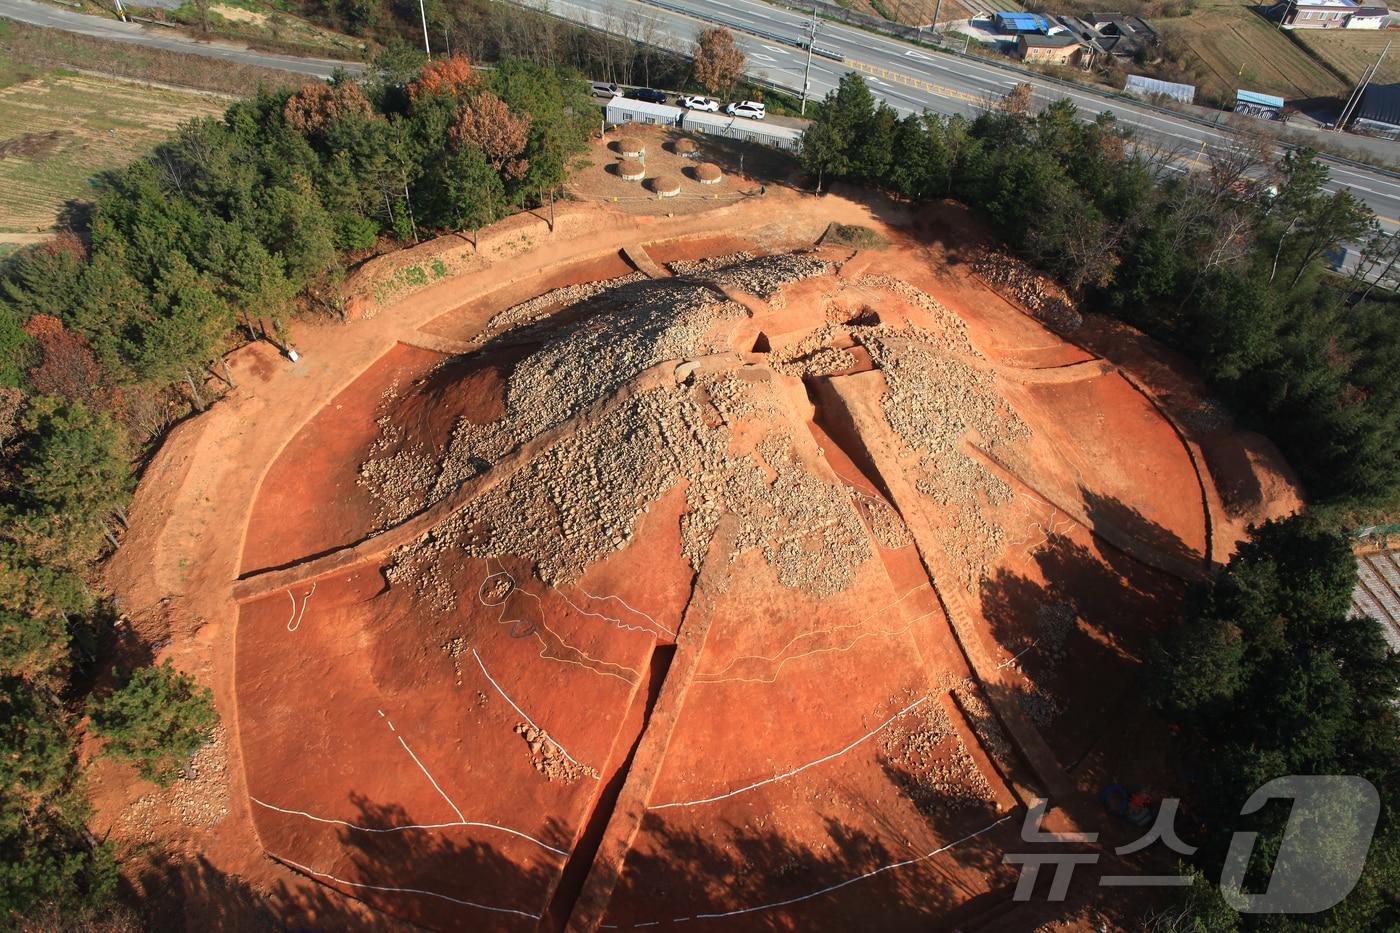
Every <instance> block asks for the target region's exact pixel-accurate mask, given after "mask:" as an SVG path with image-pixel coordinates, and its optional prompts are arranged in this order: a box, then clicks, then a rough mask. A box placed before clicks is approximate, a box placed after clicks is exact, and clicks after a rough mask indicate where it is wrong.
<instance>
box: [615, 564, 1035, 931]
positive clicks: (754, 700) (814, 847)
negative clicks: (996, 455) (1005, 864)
mask: <svg viewBox="0 0 1400 933" xmlns="http://www.w3.org/2000/svg"><path fill="white" fill-rule="evenodd" d="M755 558H756V555H753V554H750V555H748V556H747V557H745V558H741V559H740V561H739V562H738V563H737V564H736V566H735V572H734V573H733V574H732V576H731V581H732V582H731V585H730V588H729V590H728V592H727V593H724V594H723V595H722V596H721V597H720V602H719V604H718V606H717V608H716V612H715V621H714V624H713V626H712V628H711V631H710V634H709V639H708V642H707V644H706V648H705V654H704V657H703V658H702V659H701V664H700V671H699V672H698V673H697V675H696V678H695V681H694V684H693V685H692V687H691V689H690V691H689V693H688V695H687V698H686V701H685V706H684V709H683V710H682V712H681V716H680V721H679V723H678V726H677V729H676V733H675V735H674V737H673V738H672V740H671V744H670V746H669V748H668V750H667V756H666V761H665V764H664V766H663V769H662V772H661V775H660V779H659V780H658V782H657V784H656V787H655V790H654V792H653V795H652V803H651V807H650V810H649V812H648V814H647V817H646V820H645V822H644V824H643V828H642V832H641V834H640V836H639V837H638V839H637V840H636V842H635V844H634V847H633V850H632V852H631V854H630V855H629V857H628V859H627V863H626V868H625V871H624V874H623V880H622V884H621V885H620V887H619V889H618V891H617V893H616V895H615V897H614V900H613V904H612V907H611V908H610V910H609V915H608V922H609V923H612V924H616V925H618V926H619V927H621V928H623V929H628V928H630V927H631V926H632V925H634V924H638V923H646V922H654V921H662V922H663V923H664V922H665V921H679V920H682V919H684V918H700V917H703V916H705V915H715V914H718V915H727V916H716V917H707V918H706V919H708V920H710V921H711V922H712V923H713V924H714V925H715V928H717V929H725V930H730V929H772V928H773V926H774V924H777V925H779V926H781V927H791V928H795V929H817V930H849V929H855V928H859V927H860V926H861V925H862V924H863V922H864V921H866V920H868V919H869V917H871V916H872V914H871V907H872V905H874V904H877V903H878V904H880V905H881V906H880V910H879V911H878V916H879V917H880V927H881V928H882V929H917V928H927V925H928V924H929V923H930V922H931V921H945V922H946V920H947V919H948V917H949V915H950V911H952V910H953V909H954V908H955V907H956V906H957V904H960V903H961V902H962V901H963V900H964V899H965V898H966V897H967V896H968V895H970V894H976V893H978V892H980V891H985V890H987V889H988V888H989V887H992V886H995V885H996V884H997V872H998V867H997V865H996V863H997V862H999V861H1000V852H1001V851H1002V850H1003V847H1004V846H1005V845H1006V844H1007V841H1008V839H1009V838H1011V837H1010V836H1001V837H999V836H997V835H995V834H989V835H987V836H985V837H983V836H979V837H977V838H976V839H974V840H970V841H968V842H967V843H963V844H961V845H958V846H955V847H954V848H952V849H950V850H948V851H947V852H946V853H943V854H941V855H939V856H936V857H934V858H930V859H928V860H927V861H926V862H925V863H922V864H920V865H917V866H911V867H909V868H906V869H901V870H898V871H888V872H885V873H883V874H881V875H879V876H876V877H875V878H873V879H870V880H868V881H863V882H860V883H859V885H858V886H852V887H850V888H849V889H847V890H843V891H842V892H841V893H840V894H839V895H832V896H826V895H825V894H823V893H822V889H824V888H827V887H830V886H832V885H836V884H840V883H841V882H849V881H851V880H852V879H855V878H858V877H859V876H861V875H864V874H866V873H869V872H874V871H877V870H878V869H881V868H884V867H887V866H889V865H891V864H893V863H895V862H900V861H903V860H905V859H908V858H910V857H911V856H912V855H916V854H924V853H929V852H932V851H934V850H937V849H939V848H942V847H943V846H945V845H947V844H949V843H952V842H955V841H956V840H958V839H961V838H962V837H964V836H966V835H968V834H970V833H977V832H980V831H983V830H986V829H987V828H988V827H989V826H992V825H993V824H995V823H996V821H997V820H999V819H1001V817H1002V814H1000V813H998V811H997V809H996V808H995V807H994V806H991V805H988V806H974V807H970V808H968V809H967V810H962V811H957V812H955V813H951V814H946V815H943V814H932V813H924V812H921V811H920V810H919V809H918V808H917V807H916V806H915V805H914V803H913V801H912V800H911V798H910V797H909V796H908V795H907V794H906V793H904V792H903V790H902V782H903V781H906V780H908V779H909V776H908V775H906V774H904V773H902V772H901V768H902V767H903V765H901V764H900V763H898V762H895V761H891V760H888V759H887V758H885V757H884V756H883V755H882V751H881V749H882V743H881V733H882V731H883V730H882V727H885V726H887V725H895V726H899V725H908V726H911V727H916V725H915V724H916V723H917V722H918V719H919V717H920V716H921V715H922V714H923V713H925V712H926V708H927V707H931V706H938V705H939V704H940V703H941V699H942V691H940V689H939V678H940V676H943V675H945V674H947V673H948V671H949V667H952V668H956V664H953V665H950V666H948V667H945V666H944V665H943V664H940V663H939V659H934V660H931V661H929V662H927V663H926V662H925V661H924V659H923V658H921V657H920V653H919V651H918V649H917V647H916V645H915V643H914V639H913V637H912V634H911V633H912V632H913V631H914V630H915V629H917V628H919V627H920V626H929V627H932V628H935V629H937V628H942V629H943V630H944V632H945V633H946V626H945V625H944V624H943V623H942V620H941V616H940V615H939V614H938V613H937V610H936V606H935V608H933V609H929V608H926V607H927V606H928V603H927V602H926V601H924V602H921V599H922V598H923V597H926V596H927V595H928V587H927V584H926V583H925V584H923V585H922V586H919V587H917V588H915V589H913V590H911V591H909V592H906V593H895V592H894V590H893V587H892V586H891V585H890V583H889V581H888V580H887V579H883V578H882V577H883V575H882V574H881V573H880V572H879V569H878V565H867V566H868V569H869V570H870V571H871V572H869V573H866V574H864V575H863V576H862V578H861V580H860V582H858V583H857V584H856V586H854V587H852V588H851V589H850V590H848V591H846V592H844V593H842V594H840V595H839V596H836V597H833V598H831V599H828V600H824V601H815V600H811V599H810V598H808V597H805V596H802V595H801V594H799V593H797V592H795V591H791V590H786V589H784V588H783V587H781V586H780V585H779V584H778V583H777V582H776V580H774V579H772V571H771V570H770V569H769V568H768V567H767V566H766V564H764V563H763V562H762V561H761V560H757V559H755ZM901 598H902V599H901ZM928 613H932V614H931V615H929V614H928ZM920 616H923V618H920ZM945 637H946V634H945ZM954 676H955V675H954ZM833 690H835V691H836V696H838V697H839V702H836V703H833V702H832V698H833ZM736 717H737V718H736ZM945 741H946V740H945ZM946 751H947V749H943V748H939V749H937V750H936V751H935V750H933V749H931V750H930V758H940V757H941V756H942V755H943V754H945V753H946ZM1005 825H1006V824H1003V825H1002V828H1003V829H1004V828H1005ZM1002 880H1005V879H1002ZM950 881H952V882H955V883H953V884H950V883H949V882H950ZM914 890H919V891H921V892H923V896H921V897H904V898H896V897H895V896H894V894H895V892H899V891H903V892H909V891H914ZM954 892H957V893H956V894H954ZM809 895H810V896H811V897H810V898H809V899H807V900H804V901H802V902H801V903H799V904H796V905H788V906H781V907H780V906H779V902H782V901H787V900H789V899H791V898H804V897H807V896H809ZM950 896H951V897H952V899H953V900H955V901H956V902H957V904H954V903H949V901H948V900H947V898H949V897H950ZM766 905H767V906H766ZM730 912H737V913H734V914H732V915H729V914H730Z"/></svg>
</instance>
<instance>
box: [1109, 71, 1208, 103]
mask: <svg viewBox="0 0 1400 933" xmlns="http://www.w3.org/2000/svg"><path fill="white" fill-rule="evenodd" d="M1123 90H1125V91H1127V92H1128V93H1129V94H1136V95H1137V96H1139V97H1151V96H1152V95H1154V94H1160V95H1162V96H1163V97H1170V98H1171V99H1172V100H1179V101H1181V102H1182V103H1183V104H1189V103H1191V102H1192V101H1194V100H1195V99H1196V85H1194V84H1177V83H1176V82H1175V81H1159V80H1157V79H1156V78H1148V77H1144V76H1143V75H1128V79H1127V81H1125V82H1124V83H1123Z"/></svg>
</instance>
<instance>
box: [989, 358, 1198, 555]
mask: <svg viewBox="0 0 1400 933" xmlns="http://www.w3.org/2000/svg"><path fill="white" fill-rule="evenodd" d="M1002 384H1003V390H1004V391H1005V393H1006V396H1007V398H1008V399H1010V400H1011V401H1012V404H1013V405H1014V407H1015V408H1016V410H1017V412H1018V413H1019V414H1020V415H1021V417H1022V419H1023V420H1024V421H1025V422H1026V423H1027V424H1028V425H1029V426H1030V427H1031V431H1032V435H1031V438H1030V439H1029V441H1028V442H1027V444H1026V449H1025V450H1024V451H1017V458H1016V460H1017V462H1016V463H1015V465H1014V466H1013V470H1014V472H1016V473H1017V475H1019V476H1021V477H1024V478H1025V479H1026V480H1027V481H1029V483H1030V484H1031V485H1032V486H1033V487H1034V488H1036V489H1037V490H1038V491H1039V492H1040V493H1041V495H1042V496H1047V497H1050V498H1051V499H1052V500H1053V501H1055V502H1057V503H1063V504H1065V505H1066V506H1067V507H1068V506H1080V507H1082V508H1083V509H1084V512H1085V513H1086V515H1087V517H1088V519H1089V521H1090V523H1091V525H1092V526H1095V527H1098V526H1101V525H1114V526H1116V527H1118V528H1120V529H1121V530H1122V531H1123V533H1125V534H1127V535H1129V536H1130V537H1134V538H1138V539H1141V540H1143V541H1144V542H1146V543H1149V544H1151V545H1152V546H1154V547H1155V548H1158V549H1160V550H1162V551H1164V552H1166V553H1169V554H1173V555H1177V556H1179V557H1182V558H1186V559H1188V560H1190V559H1202V558H1203V557H1204V555H1205V547H1206V526H1205V509H1204V505H1203V503H1202V501H1201V495H1200V492H1199V489H1198V483H1197V478H1196V473H1195V470H1194V469H1193V467H1192V465H1191V458H1190V456H1189V455H1188V453H1187V452H1186V449H1185V448H1184V447H1183V446H1182V444H1181V442H1180V440H1179V439H1178V438H1177V436H1176V433H1175V432H1174V431H1173V430H1172V427H1171V425H1170V424H1168V423H1167V422H1166V421H1165V420H1163V418H1162V416H1161V415H1160V414H1159V413H1158V412H1157V410H1156V409H1155V408H1153V407H1152V404H1151V402H1149V401H1148V400H1147V399H1146V398H1144V397H1143V395H1142V394H1141V393H1140V392H1138V391H1137V390H1136V389H1134V388H1133V387H1132V386H1131V385H1129V384H1128V382H1126V381H1125V380H1124V379H1123V378H1122V377H1121V376H1118V375H1116V374H1114V375H1106V376H1091V377H1090V378H1087V379H1083V380H1081V381H1076V382H1067V383H1062V384H1041V385H1027V386H1017V385H1014V384H1013V383H1012V382H1011V380H1009V379H1006V380H1003V383H1002Z"/></svg>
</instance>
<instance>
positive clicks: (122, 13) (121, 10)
mask: <svg viewBox="0 0 1400 933" xmlns="http://www.w3.org/2000/svg"><path fill="white" fill-rule="evenodd" d="M117 15H118V16H120V17H121V18H122V22H123V23H124V22H126V9H125V8H124V7H123V6H122V0H117Z"/></svg>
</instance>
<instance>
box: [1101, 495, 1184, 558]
mask: <svg viewBox="0 0 1400 933" xmlns="http://www.w3.org/2000/svg"><path fill="white" fill-rule="evenodd" d="M1079 495H1080V497H1081V498H1082V499H1083V501H1084V511H1085V513H1086V514H1087V515H1088V518H1089V525H1090V528H1091V529H1092V530H1093V532H1094V534H1096V535H1099V536H1100V537H1103V538H1104V539H1105V540H1108V541H1114V540H1116V538H1115V536H1114V532H1117V534H1118V535H1120V536H1124V537H1127V538H1130V539H1132V540H1133V541H1137V542H1140V543H1142V544H1144V545H1146V546H1147V547H1149V548H1151V549H1152V550H1153V551H1156V552H1157V553H1159V554H1163V555H1165V556H1167V557H1168V558H1171V559H1173V560H1179V561H1184V562H1188V563H1192V562H1194V563H1197V564H1200V565H1201V566H1202V567H1204V566H1205V557H1204V555H1202V553H1201V552H1200V551H1198V550H1196V549H1195V548H1193V547H1191V546H1190V545H1188V544H1187V543H1186V542H1185V541H1183V540H1181V538H1180V537H1179V536H1178V535H1177V534H1176V533H1175V532H1173V531H1171V530H1170V529H1167V528H1164V527H1162V526H1161V525H1159V524H1158V523H1157V522H1154V521H1153V520H1152V519H1150V518H1148V517H1147V516H1146V515H1144V514H1143V513H1142V512H1141V511H1139V510H1138V509H1135V508H1133V507H1132V506H1131V505H1129V504H1127V503H1126V502H1123V501H1122V500H1121V499H1118V498H1115V497H1113V496H1106V495H1100V494H1099V493H1096V492H1094V491H1093V490H1091V489H1086V488H1085V487H1083V486H1080V487H1079ZM1196 498H1197V499H1199V498H1200V497H1199V495H1196ZM1105 532H1107V534H1106V533H1105Z"/></svg>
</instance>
